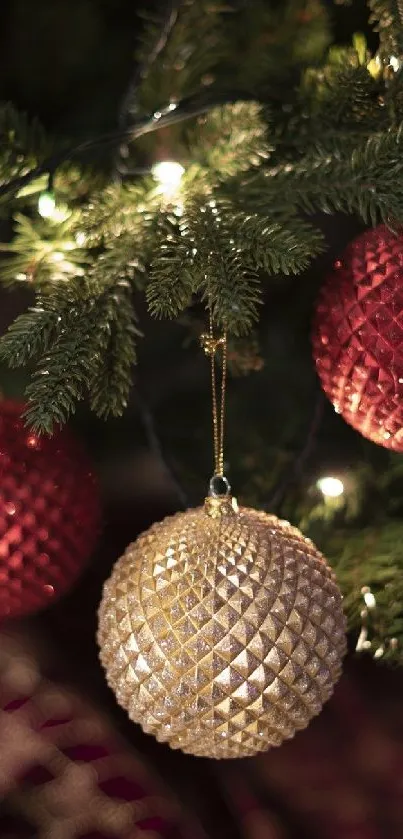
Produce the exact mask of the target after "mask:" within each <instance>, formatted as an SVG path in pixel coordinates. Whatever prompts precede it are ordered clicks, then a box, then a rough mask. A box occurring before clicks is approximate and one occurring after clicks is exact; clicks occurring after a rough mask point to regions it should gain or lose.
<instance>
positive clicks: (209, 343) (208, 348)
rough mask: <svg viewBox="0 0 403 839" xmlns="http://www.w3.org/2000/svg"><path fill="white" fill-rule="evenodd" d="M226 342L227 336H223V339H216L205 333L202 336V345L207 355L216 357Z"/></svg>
mask: <svg viewBox="0 0 403 839" xmlns="http://www.w3.org/2000/svg"><path fill="white" fill-rule="evenodd" d="M224 342H225V336H224V335H222V336H221V338H215V337H212V336H211V335H209V334H208V333H207V332H203V334H202V335H200V343H201V345H202V347H203V349H204V352H205V353H206V355H209V356H214V355H215V354H216V352H217V350H218V348H219V347H222V346H223V345H224Z"/></svg>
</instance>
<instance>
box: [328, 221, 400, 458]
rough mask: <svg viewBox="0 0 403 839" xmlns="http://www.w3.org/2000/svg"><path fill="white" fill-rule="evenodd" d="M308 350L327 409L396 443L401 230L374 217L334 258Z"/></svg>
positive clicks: (381, 440) (383, 442) (371, 435)
mask: <svg viewBox="0 0 403 839" xmlns="http://www.w3.org/2000/svg"><path fill="white" fill-rule="evenodd" d="M313 352H314V359H315V363H316V369H317V371H318V374H319V377H320V380H321V383H322V387H323V389H324V391H325V393H326V394H327V396H328V397H329V399H330V400H331V402H332V403H333V405H334V407H335V410H336V411H337V412H338V413H340V414H341V415H342V416H343V418H344V419H345V420H346V422H348V423H350V425H352V426H353V428H355V429H356V430H357V431H360V432H361V434H362V435H363V436H364V437H367V438H368V439H369V440H372V441H373V442H374V443H378V445H380V446H385V447H386V448H388V449H393V450H394V451H403V236H402V235H400V236H395V235H394V234H393V233H391V231H390V230H388V228H387V227H385V226H384V225H381V226H379V227H376V228H375V229H374V230H367V231H366V232H365V233H363V234H362V235H361V236H358V238H357V239H355V240H354V241H353V242H352V243H351V244H350V245H349V246H348V247H347V248H346V250H345V252H344V255H343V256H342V258H341V259H340V260H338V261H337V262H336V263H335V266H334V271H333V273H332V274H330V276H329V277H328V279H327V281H326V282H325V285H324V286H323V288H322V290H321V293H320V296H319V300H318V304H317V309H316V315H315V324H314V331H313Z"/></svg>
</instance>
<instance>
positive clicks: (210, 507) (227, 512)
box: [204, 495, 239, 519]
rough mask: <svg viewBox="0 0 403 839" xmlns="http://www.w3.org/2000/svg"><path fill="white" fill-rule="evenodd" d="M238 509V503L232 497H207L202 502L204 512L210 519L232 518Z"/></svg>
mask: <svg viewBox="0 0 403 839" xmlns="http://www.w3.org/2000/svg"><path fill="white" fill-rule="evenodd" d="M238 509H239V508H238V502H237V500H236V498H234V496H233V495H209V496H208V497H207V498H206V500H205V502H204V510H205V512H206V513H207V515H208V516H210V518H212V519H221V518H224V516H225V517H226V518H228V517H234V516H236V515H237V513H238Z"/></svg>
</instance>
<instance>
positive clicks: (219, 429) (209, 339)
mask: <svg viewBox="0 0 403 839" xmlns="http://www.w3.org/2000/svg"><path fill="white" fill-rule="evenodd" d="M209 320H210V329H209V333H208V334H204V335H202V336H201V343H202V346H203V349H204V352H205V353H206V355H209V356H210V361H211V395H212V418H213V441H214V477H215V478H223V479H224V422H225V396H226V379H227V333H226V331H225V330H224V332H223V334H222V335H221V337H217V336H216V335H215V334H214V327H213V313H212V306H211V303H210V304H209ZM219 348H221V349H222V378H221V394H220V397H219V395H218V387H217V377H216V363H215V362H216V353H217V351H218V349H219Z"/></svg>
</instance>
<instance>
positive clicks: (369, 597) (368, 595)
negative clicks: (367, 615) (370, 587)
mask: <svg viewBox="0 0 403 839" xmlns="http://www.w3.org/2000/svg"><path fill="white" fill-rule="evenodd" d="M364 602H365V605H366V606H367V608H368V609H375V606H376V600H375V596H374V595H373V594H372V591H365V592H364Z"/></svg>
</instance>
